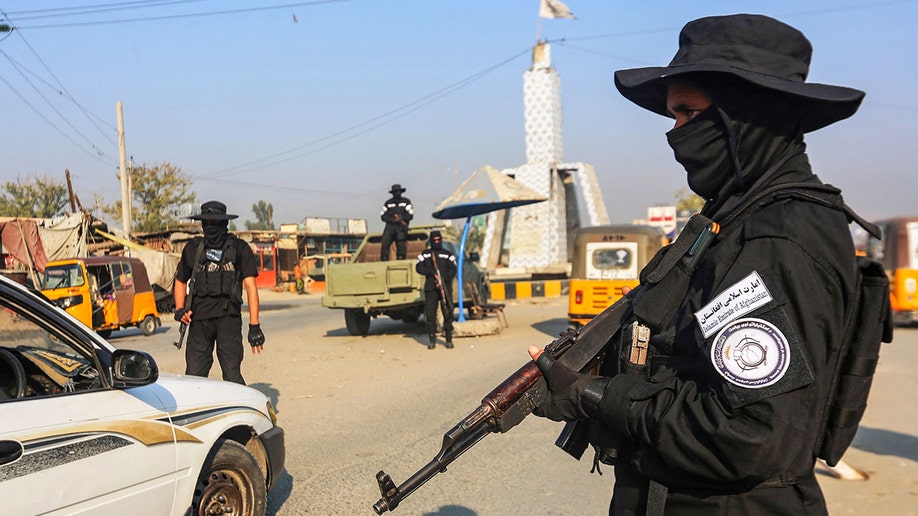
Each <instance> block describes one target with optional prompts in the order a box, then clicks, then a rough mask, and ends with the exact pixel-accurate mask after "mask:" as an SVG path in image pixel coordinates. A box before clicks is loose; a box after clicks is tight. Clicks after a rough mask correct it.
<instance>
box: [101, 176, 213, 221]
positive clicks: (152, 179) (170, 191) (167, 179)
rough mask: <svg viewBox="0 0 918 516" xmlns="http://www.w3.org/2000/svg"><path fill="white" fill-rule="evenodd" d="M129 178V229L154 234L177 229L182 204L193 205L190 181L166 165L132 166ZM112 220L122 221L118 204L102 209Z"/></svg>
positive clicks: (187, 177) (119, 202) (193, 197)
mask: <svg viewBox="0 0 918 516" xmlns="http://www.w3.org/2000/svg"><path fill="white" fill-rule="evenodd" d="M130 177H131V230H132V231H133V232H135V233H155V232H158V231H166V230H168V229H171V228H174V227H177V226H178V225H179V224H180V222H181V220H179V218H178V217H177V216H176V212H177V210H178V208H179V207H180V206H181V205H182V204H186V203H194V202H195V193H194V192H193V191H192V190H191V187H192V180H191V178H190V177H189V176H188V175H187V174H185V173H184V172H182V169H180V168H178V167H176V166H175V165H172V164H171V163H169V162H163V163H158V164H156V165H152V166H148V165H147V164H146V163H144V164H143V165H140V166H139V167H134V168H133V169H131V171H130ZM104 211H105V213H106V214H107V215H109V216H110V217H113V218H114V219H115V220H121V201H120V200H119V201H117V202H115V204H114V205H113V206H109V207H107V208H105V209H104Z"/></svg>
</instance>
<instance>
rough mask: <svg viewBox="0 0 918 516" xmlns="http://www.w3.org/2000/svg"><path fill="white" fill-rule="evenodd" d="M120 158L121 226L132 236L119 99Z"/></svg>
mask: <svg viewBox="0 0 918 516" xmlns="http://www.w3.org/2000/svg"><path fill="white" fill-rule="evenodd" d="M116 106H117V110H118V158H119V162H120V163H121V227H122V229H123V230H124V234H125V236H127V237H128V238H129V239H130V238H131V183H130V176H128V173H127V151H126V149H125V148H124V110H123V109H122V107H121V101H118V104H117V105H116Z"/></svg>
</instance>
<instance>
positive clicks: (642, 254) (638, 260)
mask: <svg viewBox="0 0 918 516" xmlns="http://www.w3.org/2000/svg"><path fill="white" fill-rule="evenodd" d="M667 243H668V239H667V238H666V235H665V234H664V233H663V230H662V229H660V228H658V227H653V226H643V225H637V224H620V225H611V226H595V227H589V228H582V229H580V230H579V231H578V232H577V236H576V237H575V238H574V250H573V261H572V263H571V281H570V299H569V301H568V310H567V316H568V323H569V325H570V326H571V327H580V326H583V325H584V324H586V323H587V322H589V320H590V319H592V318H593V317H595V316H596V315H597V314H599V313H600V312H602V311H603V310H605V309H606V307H608V306H610V305H612V304H613V303H615V302H616V301H618V300H619V299H620V298H621V297H622V295H623V289H625V288H626V287H627V288H633V287H635V286H637V284H638V274H639V273H640V272H641V269H643V268H644V266H645V265H647V262H648V261H650V259H651V258H652V257H653V255H654V254H655V253H656V252H657V251H658V250H659V249H660V248H661V247H663V246H664V245H666V244H667Z"/></svg>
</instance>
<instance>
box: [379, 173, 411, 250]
mask: <svg viewBox="0 0 918 516" xmlns="http://www.w3.org/2000/svg"><path fill="white" fill-rule="evenodd" d="M389 193H391V194H392V198H390V199H389V200H388V201H386V203H385V204H383V207H382V213H381V214H380V218H381V219H382V221H383V222H385V223H386V227H385V229H383V234H382V241H381V242H380V244H381V245H382V247H381V248H380V250H379V259H380V260H381V261H384V262H385V261H388V260H389V248H390V247H391V246H392V242H395V259H396V260H404V259H405V258H406V257H407V256H408V223H409V222H411V219H413V218H414V206H412V205H411V200H410V199H408V198H407V197H402V194H403V193H405V189H404V188H402V185H400V184H398V183H396V184H394V185H392V188H391V189H390V190H389Z"/></svg>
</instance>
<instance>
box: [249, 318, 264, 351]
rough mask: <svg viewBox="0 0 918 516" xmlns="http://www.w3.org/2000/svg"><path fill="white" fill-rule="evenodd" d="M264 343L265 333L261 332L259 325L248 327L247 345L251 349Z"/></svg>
mask: <svg viewBox="0 0 918 516" xmlns="http://www.w3.org/2000/svg"><path fill="white" fill-rule="evenodd" d="M264 343H265V332H263V331H261V325H260V324H250V325H249V345H250V346H252V347H253V348H254V347H255V346H262V345H264Z"/></svg>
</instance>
